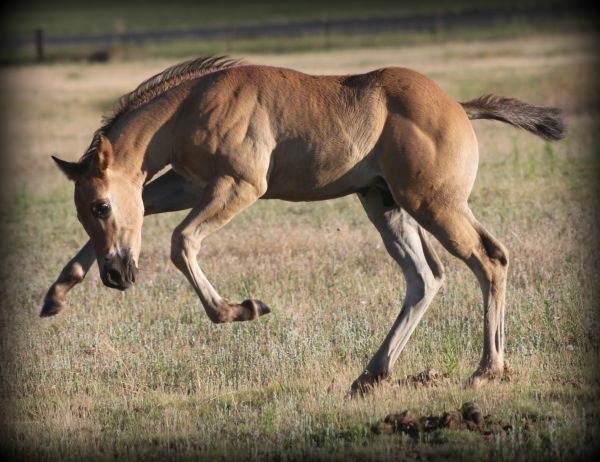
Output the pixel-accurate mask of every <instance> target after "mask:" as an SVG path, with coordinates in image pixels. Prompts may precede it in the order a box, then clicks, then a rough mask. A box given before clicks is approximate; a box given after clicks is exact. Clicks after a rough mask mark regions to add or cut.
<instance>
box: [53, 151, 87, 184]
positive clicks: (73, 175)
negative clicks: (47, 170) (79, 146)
mask: <svg viewBox="0 0 600 462" xmlns="http://www.w3.org/2000/svg"><path fill="white" fill-rule="evenodd" d="M51 157H52V159H53V160H54V162H56V165H57V166H58V168H59V169H60V170H61V171H62V172H63V173H64V174H65V175H66V176H67V178H68V179H69V180H72V181H75V180H77V179H78V178H79V177H81V175H83V174H84V173H85V172H86V171H87V169H88V168H89V165H88V164H87V163H85V162H68V161H66V160H62V159H59V158H58V157H56V156H51Z"/></svg>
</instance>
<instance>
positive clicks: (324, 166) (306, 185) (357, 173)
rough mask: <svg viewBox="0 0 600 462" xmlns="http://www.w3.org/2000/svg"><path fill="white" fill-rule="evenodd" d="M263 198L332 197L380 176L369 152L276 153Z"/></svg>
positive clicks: (355, 189)
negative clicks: (329, 153)
mask: <svg viewBox="0 0 600 462" xmlns="http://www.w3.org/2000/svg"><path fill="white" fill-rule="evenodd" d="M272 165H273V168H272V171H271V172H270V174H269V178H268V188H267V192H266V194H265V196H264V197H265V198H269V199H283V200H289V201H315V200H325V199H332V198H336V197H341V196H345V195H348V194H352V193H354V192H357V191H359V190H361V189H363V188H365V187H368V186H369V185H371V184H372V183H373V181H374V180H375V178H377V177H378V176H379V173H378V169H377V168H376V166H375V165H374V162H373V161H372V156H371V155H365V154H364V153H362V154H355V155H352V153H348V152H346V153H343V154H337V153H336V154H331V155H325V154H323V153H321V154H318V155H317V154H312V153H310V152H303V153H297V154H296V155H294V153H291V152H285V153H283V152H282V153H279V152H278V151H277V150H276V151H275V152H274V153H273V157H272Z"/></svg>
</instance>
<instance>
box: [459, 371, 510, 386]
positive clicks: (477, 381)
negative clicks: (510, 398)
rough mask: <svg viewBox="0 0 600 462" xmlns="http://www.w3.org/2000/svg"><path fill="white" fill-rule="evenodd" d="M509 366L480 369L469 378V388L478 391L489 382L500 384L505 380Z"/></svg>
mask: <svg viewBox="0 0 600 462" xmlns="http://www.w3.org/2000/svg"><path fill="white" fill-rule="evenodd" d="M508 370H509V368H508V366H505V365H501V366H495V367H479V368H478V369H477V370H476V371H475V372H474V373H473V375H472V376H471V378H469V381H468V382H467V386H468V387H469V388H472V389H473V390H478V389H479V388H481V387H483V386H484V385H486V384H488V383H489V382H498V381H500V380H502V379H503V378H504V375H505V373H507V372H506V371H508Z"/></svg>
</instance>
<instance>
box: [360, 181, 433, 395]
mask: <svg viewBox="0 0 600 462" xmlns="http://www.w3.org/2000/svg"><path fill="white" fill-rule="evenodd" d="M359 197H360V200H361V202H362V204H363V206H364V208H365V211H366V212H367V215H368V217H369V219H370V220H371V222H372V223H373V224H374V225H375V227H376V228H377V230H378V231H379V233H380V234H381V237H382V239H383V242H384V244H385V247H386V249H387V251H388V253H389V254H390V256H391V257H392V258H393V259H394V260H395V261H396V262H397V263H398V264H399V265H400V267H401V269H402V272H403V273H404V277H405V279H406V296H405V299H404V304H403V306H402V310H401V311H400V314H399V315H398V318H397V319H396V321H395V322H394V324H393V326H392V328H391V330H390V331H389V333H388V335H387V336H386V338H385V340H384V341H383V344H382V345H381V347H380V348H379V350H378V351H377V353H375V355H374V356H373V358H372V359H371V361H370V362H369V364H368V365H367V367H366V369H365V371H364V372H363V373H362V374H361V375H360V376H359V377H358V378H357V379H356V380H355V381H354V383H353V384H352V387H351V389H350V394H351V395H353V394H355V393H357V392H363V391H365V390H367V389H368V388H369V387H371V386H372V385H373V384H375V383H377V382H378V381H379V380H381V379H382V378H384V377H386V376H387V375H388V374H389V372H390V370H391V368H392V366H393V365H394V363H395V362H396V360H397V359H398V356H399V355H400V353H401V351H402V349H403V348H404V346H405V345H406V343H407V342H408V339H409V338H410V336H411V334H412V333H413V331H414V330H415V328H416V326H417V324H418V323H419V321H420V319H421V317H422V316H423V314H424V313H425V311H426V310H427V308H428V307H429V304H430V303H431V301H432V300H433V297H434V296H435V294H436V293H437V291H438V289H439V288H440V286H441V285H442V283H443V279H444V274H443V268H442V265H441V262H440V261H439V259H438V257H437V255H436V254H435V251H434V249H433V247H431V244H430V243H429V241H428V239H427V235H426V234H425V232H424V231H423V229H421V228H420V227H419V225H418V224H417V222H416V221H415V220H414V219H413V218H412V217H410V215H408V214H407V213H406V212H405V211H403V210H401V209H399V208H398V207H397V206H396V204H395V203H394V201H393V199H392V198H391V195H390V193H389V192H388V191H386V190H382V189H379V188H371V189H370V190H369V191H368V192H367V193H366V194H365V195H364V196H359Z"/></svg>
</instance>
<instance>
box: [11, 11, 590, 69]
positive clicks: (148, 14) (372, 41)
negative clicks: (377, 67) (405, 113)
mask: <svg viewBox="0 0 600 462" xmlns="http://www.w3.org/2000/svg"><path fill="white" fill-rule="evenodd" d="M552 5H555V6H558V7H562V8H564V7H565V6H568V4H567V3H566V2H562V1H555V0H542V1H539V0H538V1H534V0H531V1H529V0H528V1H526V2H523V1H520V2H512V3H510V2H509V3H508V4H507V3H506V2H500V1H490V2H484V3H481V2H477V1H472V0H461V1H460V2H444V1H442V2H440V1H436V0H427V1H424V2H414V1H409V2H391V1H385V0H378V1H376V2H374V3H373V2H369V3H368V4H367V3H364V2H341V1H335V2H327V3H326V4H320V3H315V2H305V1H303V2H291V3H288V2H272V1H264V0H263V1H261V2H258V3H257V2H250V3H249V2H239V1H233V2H229V7H228V8H225V7H224V6H223V5H222V4H218V5H216V4H214V5H213V4H210V3H208V2H204V3H203V2H200V3H198V2H192V3H190V4H186V2H183V3H181V4H180V3H177V2H176V3H175V4H169V5H168V6H167V5H166V4H162V3H150V4H149V5H146V4H145V6H144V7H140V6H139V5H136V4H131V3H129V2H128V3H123V2H119V3H116V2H101V3H95V2H92V3H91V4H90V3H89V2H88V3H86V4H85V5H82V4H76V3H73V2H66V3H59V4H55V3H52V5H49V4H48V5H46V4H43V3H41V4H35V5H32V6H31V7H29V8H26V7H16V8H14V9H13V10H9V12H8V14H7V16H6V18H5V26H4V34H5V36H6V37H27V36H32V34H33V31H34V30H35V29H36V28H43V30H44V33H45V34H46V35H47V36H53V35H54V36H55V35H79V34H84V35H88V34H107V33H108V34H111V33H122V32H127V31H156V30H178V29H189V28H197V27H202V26H209V25H236V24H247V23H251V24H260V23H269V22H297V21H302V20H310V19H344V18H365V17H389V16H405V15H415V14H431V13H436V14H443V13H449V12H460V11H465V10H473V9H475V10H483V11H485V10H493V9H498V8H504V9H506V8H510V7H511V6H512V10H514V11H518V10H519V9H532V8H534V7H536V6H537V7H542V8H547V7H549V6H552ZM592 29H593V24H592V23H591V22H590V18H589V17H585V16H582V15H581V14H575V13H573V14H562V15H560V16H559V17H555V18H551V19H541V18H538V19H535V18H533V19H526V18H515V19H513V20H512V21H508V22H507V21H496V22H493V23H490V24H488V25H485V26H476V25H461V26H454V27H435V28H433V29H431V30H422V31H412V30H395V31H373V32H370V33H366V32H347V33H341V32H333V33H332V32H323V33H316V34H315V33H312V34H306V35H299V36H290V37H267V36H265V37H257V38H237V37H230V38H224V39H209V40H198V39H195V40H192V39H177V40H174V41H166V42H152V41H148V42H145V43H143V44H127V43H118V44H115V45H112V46H106V45H98V46H95V45H70V46H61V45H48V46H46V48H45V59H46V60H47V61H49V62H53V61H73V60H75V61H80V60H88V59H93V58H91V57H92V56H93V55H94V54H95V53H97V52H99V51H101V52H106V53H108V59H110V60H120V59H126V60H132V59H133V60H136V59H143V58H157V57H173V58H177V57H188V56H194V55H195V56H198V55H206V54H223V53H288V52H300V51H308V50H327V49H335V48H356V47H375V46H388V47H393V46H399V45H403V46H406V45H410V44H422V43H445V42H447V41H456V40H462V41H471V40H474V39H477V40H481V39H497V38H509V37H510V38H514V37H524V36H528V35H535V34H540V33H542V34H543V33H549V32H551V33H559V32H561V31H577V32H582V31H584V30H592ZM35 59H36V55H35V48H34V46H33V45H31V46H29V47H20V48H3V49H2V50H1V52H0V62H2V63H9V64H15V63H28V62H32V61H35Z"/></svg>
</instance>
